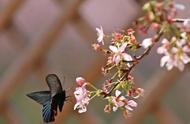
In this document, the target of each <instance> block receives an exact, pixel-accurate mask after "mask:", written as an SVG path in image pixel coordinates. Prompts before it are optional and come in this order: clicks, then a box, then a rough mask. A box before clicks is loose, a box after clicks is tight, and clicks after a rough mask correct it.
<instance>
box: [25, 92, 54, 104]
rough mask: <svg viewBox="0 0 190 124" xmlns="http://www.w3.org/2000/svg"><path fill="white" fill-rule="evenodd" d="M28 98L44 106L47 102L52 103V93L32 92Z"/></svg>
mask: <svg viewBox="0 0 190 124" xmlns="http://www.w3.org/2000/svg"><path fill="white" fill-rule="evenodd" d="M27 96H28V97H29V98H31V99H33V100H34V101H36V102H37V103H39V104H41V105H44V104H45V103H46V102H47V101H51V92H50V91H38V92H32V93H29V94H27Z"/></svg>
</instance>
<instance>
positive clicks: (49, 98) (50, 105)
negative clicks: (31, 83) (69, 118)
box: [27, 74, 67, 122]
mask: <svg viewBox="0 0 190 124" xmlns="http://www.w3.org/2000/svg"><path fill="white" fill-rule="evenodd" d="M46 82H47V84H48V87H49V89H50V91H38V92H32V93H29V94H27V96H28V97H30V98H31V99H33V100H35V101H36V102H37V103H39V104H41V105H42V106H43V109H42V117H43V120H44V122H52V121H54V120H55V116H56V115H57V109H58V108H59V111H60V112H61V111H62V108H63V105H64V102H65V101H66V98H67V97H66V92H65V90H63V89H62V86H61V81H60V80H59V78H58V77H57V75H55V74H49V75H47V77H46Z"/></svg>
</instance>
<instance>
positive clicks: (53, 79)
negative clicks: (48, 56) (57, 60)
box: [46, 74, 63, 97]
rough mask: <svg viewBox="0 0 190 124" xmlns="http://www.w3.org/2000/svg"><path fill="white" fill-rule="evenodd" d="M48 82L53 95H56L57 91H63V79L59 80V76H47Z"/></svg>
mask: <svg viewBox="0 0 190 124" xmlns="http://www.w3.org/2000/svg"><path fill="white" fill-rule="evenodd" d="M46 82H47V84H48V86H49V88H50V91H51V97H53V96H55V95H56V94H57V93H60V92H62V90H63V89H62V86H61V81H60V80H59V78H58V76H57V75H55V74H49V75H48V76H47V77H46Z"/></svg>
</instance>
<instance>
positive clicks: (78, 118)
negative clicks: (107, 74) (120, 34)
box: [0, 0, 190, 124]
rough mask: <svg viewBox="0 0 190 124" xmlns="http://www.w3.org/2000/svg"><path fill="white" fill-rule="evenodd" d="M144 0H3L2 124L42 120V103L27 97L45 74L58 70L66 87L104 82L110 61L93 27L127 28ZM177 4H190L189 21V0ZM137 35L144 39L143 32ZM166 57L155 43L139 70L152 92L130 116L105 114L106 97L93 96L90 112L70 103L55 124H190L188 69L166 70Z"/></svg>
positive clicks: (140, 79)
mask: <svg viewBox="0 0 190 124" xmlns="http://www.w3.org/2000/svg"><path fill="white" fill-rule="evenodd" d="M144 2H145V0H86V1H85V0H0V124H39V123H41V124H42V123H43V121H42V117H41V116H42V115H41V106H40V105H39V104H37V103H36V102H34V101H33V100H31V99H29V98H27V97H26V94H27V93H30V92H33V91H39V90H47V89H48V87H47V85H46V82H45V80H44V78H45V76H46V75H47V74H49V73H55V74H57V75H58V76H59V77H60V79H61V81H62V84H63V87H64V88H65V89H66V90H67V91H69V90H70V89H72V88H73V85H74V83H75V78H76V77H78V76H83V77H84V78H86V79H87V80H88V81H90V82H95V83H96V85H97V86H101V81H103V79H104V78H103V75H102V74H101V66H103V65H104V64H105V60H104V58H103V56H102V54H100V53H96V52H95V51H94V50H93V49H92V47H91V44H92V43H93V42H96V31H95V28H96V27H99V26H102V27H103V29H104V31H105V32H107V33H109V32H112V31H115V30H119V29H127V28H128V27H130V26H131V24H132V22H133V21H134V20H135V19H137V18H138V17H139V16H141V15H142V14H143V13H142V10H141V7H142V5H143V3H144ZM176 3H179V4H183V5H184V6H185V10H179V17H183V18H189V16H190V13H189V12H190V1H189V0H176ZM150 35H151V34H150ZM137 37H138V40H139V41H141V40H142V38H143V37H145V36H143V35H142V34H137ZM157 46H159V44H158V45H157ZM160 57H161V56H158V55H157V53H156V48H155V50H153V52H152V53H151V54H150V55H149V56H147V57H145V59H143V61H141V63H140V64H139V65H138V66H137V67H136V68H135V70H134V71H133V75H134V76H135V78H136V79H135V80H136V83H137V84H138V85H139V86H141V87H143V88H145V90H146V92H147V93H149V95H147V97H146V101H145V102H144V103H142V106H140V107H139V110H138V111H136V112H135V114H134V116H133V117H131V118H130V119H124V117H123V116H122V113H121V112H116V113H110V114H106V113H104V110H103V109H104V105H105V101H102V102H100V100H93V101H92V102H91V103H90V105H89V106H88V111H87V113H85V114H78V113H76V112H75V111H73V102H74V101H70V102H69V101H68V102H67V103H66V105H65V106H64V109H63V112H62V113H60V114H59V115H58V116H57V117H56V122H55V123H56V124H60V123H64V124H80V123H81V124H89V123H91V124H107V123H110V124H125V123H128V124H129V123H131V124H135V123H140V124H169V123H170V124H190V118H189V117H190V107H189V105H190V92H189V87H190V84H189V80H190V76H189V74H190V73H189V71H188V69H186V70H185V71H184V72H183V73H181V72H179V71H178V70H175V69H174V70H173V71H171V72H166V71H165V70H166V69H161V68H160V67H159V60H160ZM96 101H97V102H96Z"/></svg>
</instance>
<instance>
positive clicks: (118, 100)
mask: <svg viewBox="0 0 190 124" xmlns="http://www.w3.org/2000/svg"><path fill="white" fill-rule="evenodd" d="M111 99H112V102H113V104H114V105H113V108H112V109H113V111H116V110H117V109H118V107H122V106H124V105H125V103H124V100H125V99H126V98H125V97H124V96H121V91H119V90H116V91H115V96H111Z"/></svg>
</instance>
